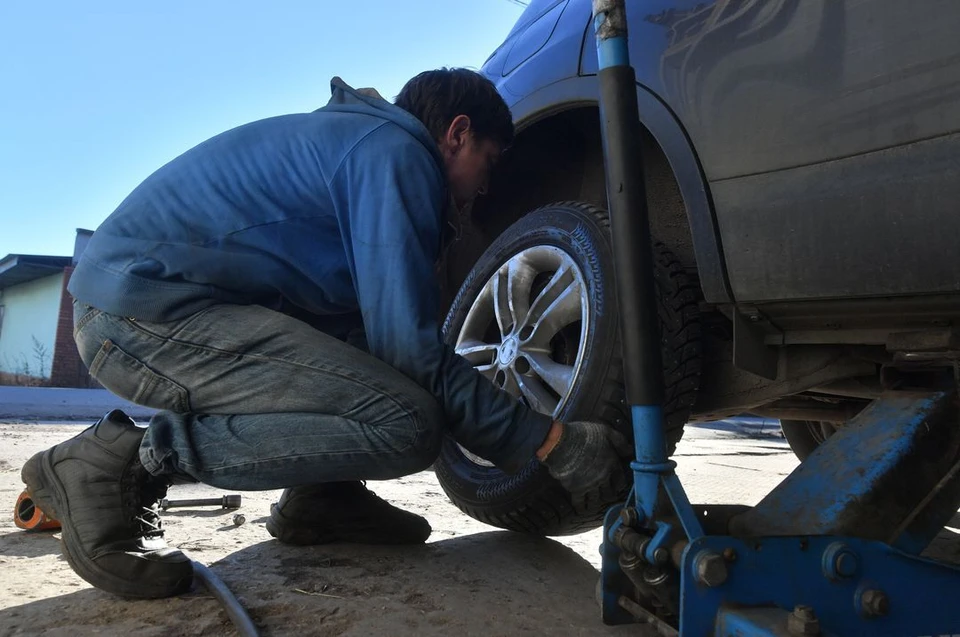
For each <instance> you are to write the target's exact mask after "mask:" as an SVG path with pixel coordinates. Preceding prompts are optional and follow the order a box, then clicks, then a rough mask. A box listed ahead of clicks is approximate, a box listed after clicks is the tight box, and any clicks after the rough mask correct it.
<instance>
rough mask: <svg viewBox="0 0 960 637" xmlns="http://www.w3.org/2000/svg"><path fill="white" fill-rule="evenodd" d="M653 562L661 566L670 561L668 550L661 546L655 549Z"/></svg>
mask: <svg viewBox="0 0 960 637" xmlns="http://www.w3.org/2000/svg"><path fill="white" fill-rule="evenodd" d="M653 561H654V562H656V563H657V564H661V565H662V564H666V563H667V562H669V561H670V550H669V549H667V548H665V547H663V546H659V547H657V549H656V550H655V551H654V552H653Z"/></svg>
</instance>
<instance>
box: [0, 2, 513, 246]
mask: <svg viewBox="0 0 960 637" xmlns="http://www.w3.org/2000/svg"><path fill="white" fill-rule="evenodd" d="M521 11H522V7H521V6H519V5H518V4H516V3H514V2H511V0H353V1H351V2H337V1H334V0H275V1H273V2H269V1H266V0H256V1H254V0H167V1H165V2H142V1H136V0H134V1H131V0H97V1H94V2H78V1H77V0H51V1H47V2H28V1H22V2H3V3H2V6H0V258H2V257H3V256H4V255H6V254H10V253H18V254H47V255H58V256H68V255H70V254H72V252H73V239H74V236H75V231H76V228H78V227H79V228H88V229H91V230H94V229H96V227H97V225H99V223H100V222H101V221H103V219H104V218H106V216H107V215H109V214H110V212H112V211H113V209H114V208H115V207H116V205H117V204H118V203H120V201H121V200H122V199H123V198H124V197H125V196H126V195H127V194H128V193H129V192H130V191H131V190H132V189H133V188H134V187H136V185H137V184H138V183H139V182H140V181H141V180H143V179H144V178H145V177H146V176H147V175H149V174H150V173H151V172H153V171H154V170H155V169H157V168H159V167H160V166H161V165H162V164H164V163H165V162H167V161H169V160H170V159H172V158H173V157H175V156H177V155H179V154H180V153H181V152H183V151H185V150H187V149H188V148H190V147H191V146H193V145H195V144H197V143H199V142H201V141H203V140H204V139H207V138H208V137H211V136H213V135H215V134H217V133H219V132H222V131H224V130H227V129H229V128H232V127H234V126H238V125H240V124H244V123H247V122H250V121H253V120H256V119H260V118H263V117H270V116H273V115H279V114H283V113H294V112H304V111H309V110H313V109H315V108H318V107H320V106H322V105H323V104H324V103H325V102H326V101H327V99H328V98H329V95H330V88H329V80H330V78H331V77H333V76H334V75H339V76H340V77H342V78H343V79H344V81H346V82H347V83H348V84H351V85H352V86H355V87H363V86H372V87H375V88H377V89H378V90H379V91H380V93H381V94H382V95H383V96H384V97H386V98H387V99H391V100H392V99H393V97H394V96H395V95H396V94H397V92H398V91H399V90H400V87H401V86H402V85H403V83H404V82H405V81H406V80H407V79H409V78H410V77H412V76H413V75H415V74H416V73H418V72H420V71H423V70H426V69H430V68H437V67H440V66H467V67H470V68H479V67H480V66H481V65H482V64H483V62H484V60H486V58H487V56H488V55H489V54H490V53H491V52H493V50H494V49H495V48H496V47H497V46H498V45H499V44H500V42H502V41H503V39H504V37H505V36H506V35H507V33H508V32H509V30H510V28H511V27H512V26H513V24H514V22H515V21H516V19H517V18H518V17H519V16H520V13H521Z"/></svg>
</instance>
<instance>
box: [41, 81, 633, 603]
mask: <svg viewBox="0 0 960 637" xmlns="http://www.w3.org/2000/svg"><path fill="white" fill-rule="evenodd" d="M332 89H333V98H332V99H331V101H330V103H329V104H328V105H327V106H326V107H324V108H321V109H319V110H318V111H316V112H313V113H304V114H295V115H286V116H281V117H274V118H270V119H266V120H262V121H259V122H254V123H252V124H248V125H246V126H241V127H239V128H235V129H233V130H230V131H227V132H225V133H223V134H221V135H218V136H216V137H214V138H212V139H210V140H208V141H206V142H204V143H202V144H200V145H199V146H196V147H195V148H193V149H191V150H189V151H187V152H186V153H184V154H183V155H181V156H179V157H177V158H176V159H174V160H173V161H171V162H170V163H168V164H167V165H165V166H163V167H162V168H160V169H159V170H158V171H157V172H155V173H154V174H152V175H151V176H150V177H148V178H147V179H146V180H145V181H144V182H143V183H142V184H141V185H140V186H138V187H137V188H136V189H135V190H134V191H133V193H132V194H130V195H129V196H128V197H127V198H126V199H125V200H124V201H123V202H122V203H121V204H120V206H119V207H118V208H117V210H116V211H114V213H113V214H112V215H110V217H109V218H108V219H107V220H106V221H104V222H103V224H102V225H101V226H100V227H99V228H98V229H97V231H96V232H95V233H94V235H93V237H92V239H91V240H90V243H89V245H88V247H87V249H86V251H85V253H84V254H83V256H82V258H81V260H80V262H79V263H78V265H77V268H76V271H75V272H74V273H73V276H72V278H71V280H70V285H69V290H70V292H71V294H72V295H73V296H74V297H75V329H74V333H75V338H76V342H77V346H78V348H79V351H80V356H81V358H82V359H83V361H84V363H85V364H86V365H87V366H88V368H89V370H90V373H91V374H92V375H93V376H94V377H95V378H97V379H98V380H99V381H100V382H101V383H102V384H103V385H104V386H105V387H106V388H107V389H109V390H111V391H112V392H113V393H115V394H117V395H119V396H121V397H123V398H126V399H128V400H131V401H133V402H135V403H139V404H142V405H146V406H149V407H155V408H157V409H161V410H163V411H160V412H158V413H157V414H156V415H155V416H154V417H153V418H152V419H151V421H150V424H149V426H148V427H146V428H141V427H138V426H136V425H135V424H134V423H133V422H132V421H131V420H130V419H129V418H128V417H126V416H125V415H124V414H123V413H122V412H119V411H115V412H111V413H110V414H108V415H107V416H105V417H104V418H103V419H101V420H100V421H99V422H98V423H97V424H95V425H93V426H92V427H91V428H89V429H87V430H85V431H84V432H83V433H81V434H79V435H78V436H76V437H75V438H72V439H70V440H68V441H66V442H64V443H61V444H59V445H56V446H55V447H53V448H52V449H49V450H47V451H44V452H41V453H39V454H37V455H36V456H34V457H33V458H31V459H30V460H29V461H28V462H27V464H26V465H25V466H24V468H23V472H22V476H23V479H24V482H25V483H26V484H27V488H28V490H29V491H30V492H31V494H32V495H33V497H34V499H35V501H36V502H37V504H38V505H39V506H40V508H41V509H43V510H44V511H46V512H47V513H49V514H51V515H53V516H55V517H57V518H58V519H59V520H60V522H61V523H62V525H63V549H64V553H65V555H66V557H67V560H68V562H69V563H70V565H71V566H72V567H73V569H74V570H75V571H76V572H77V573H78V574H79V575H80V576H81V577H83V578H84V579H86V580H87V581H88V582H90V583H91V584H93V585H94V586H97V587H99V588H101V589H104V590H106V591H109V592H112V593H115V594H117V595H122V596H128V597H165V596H169V595H175V594H178V593H180V592H183V591H184V590H186V589H187V588H188V587H189V586H190V583H191V574H192V569H191V566H190V563H189V560H188V559H187V558H186V557H185V556H184V555H183V554H182V553H181V552H180V551H178V550H175V549H172V548H170V547H168V546H167V545H166V544H165V542H164V540H163V530H162V528H161V526H160V520H159V516H158V515H157V513H156V507H155V505H156V502H157V500H158V499H159V498H161V497H163V495H164V494H165V493H166V488H167V486H168V485H170V484H173V483H175V482H177V481H199V482H203V483H205V484H209V485H213V486H217V487H221V488H225V489H240V490H262V489H276V488H285V489H286V491H284V493H283V495H282V496H281V498H280V501H279V503H277V504H276V505H274V506H273V507H272V509H271V516H270V520H269V522H268V523H267V529H268V531H269V532H270V534H271V535H273V536H274V537H276V538H278V539H279V540H280V541H283V542H288V543H293V544H316V543H323V542H333V541H350V542H368V543H388V542H394V543H418V542H424V541H426V539H427V537H428V536H429V534H430V526H429V524H427V522H426V520H424V519H423V518H421V517H419V516H416V515H414V514H412V513H409V512H406V511H401V510H399V509H396V508H394V507H392V506H391V505H389V504H387V503H386V502H384V501H383V500H381V499H379V498H378V497H377V496H375V495H374V494H373V493H371V492H370V491H368V490H367V489H366V488H365V486H364V483H363V482H361V481H363V480H384V479H391V478H396V477H400V476H403V475H407V474H410V473H413V472H416V471H420V470H423V469H425V468H427V467H428V466H430V465H431V464H432V463H433V461H434V460H435V459H436V457H437V454H438V450H439V446H440V442H441V439H442V437H443V436H444V435H445V434H447V433H448V432H449V433H450V434H452V435H453V436H455V437H456V439H457V440H458V441H459V442H460V443H461V444H463V445H464V446H465V447H467V448H469V449H471V450H472V451H473V452H474V453H477V454H480V455H482V456H483V457H485V458H488V459H490V460H491V461H492V462H494V463H496V464H497V465H498V466H499V467H501V468H503V469H504V470H506V471H515V470H517V469H519V468H520V467H522V466H523V465H525V464H526V463H528V462H529V461H530V459H531V458H533V456H534V455H536V456H537V457H538V458H540V459H541V461H542V462H543V463H544V464H545V466H546V467H547V468H548V470H549V471H550V472H551V474H552V475H553V476H554V477H555V478H557V479H558V480H559V481H560V482H561V484H563V485H564V486H565V487H566V488H567V490H569V491H570V492H571V497H572V498H573V502H574V503H575V504H576V503H582V502H583V501H585V500H586V499H588V498H590V497H592V496H594V495H595V494H596V490H597V489H598V488H600V486H601V485H608V484H609V483H610V482H611V481H618V480H622V479H623V475H622V464H621V462H622V461H621V458H620V457H619V455H618V453H617V449H616V448H615V445H614V443H613V442H612V441H611V440H610V439H608V438H607V433H606V432H607V428H606V427H604V426H603V425H601V424H598V423H569V424H566V425H561V424H560V423H557V422H553V420H552V419H551V418H550V417H548V416H544V415H541V414H538V413H535V412H533V411H531V410H529V409H527V408H526V407H525V406H524V405H522V404H520V403H519V402H518V401H516V400H514V399H513V398H512V397H510V396H509V395H507V394H506V393H504V392H502V391H500V390H498V389H496V388H495V387H494V386H493V385H492V384H491V383H489V382H488V381H487V380H485V379H484V378H483V377H482V376H481V375H480V374H479V373H478V372H477V371H476V370H474V369H473V368H472V367H471V366H470V364H469V363H468V362H467V361H465V360H464V359H462V358H460V357H458V356H457V355H456V354H455V353H454V352H453V351H452V349H451V348H449V347H448V346H446V345H444V344H443V343H442V341H441V338H440V333H439V329H438V324H437V314H438V301H437V298H438V290H437V284H436V281H435V277H434V268H435V262H436V260H437V258H438V255H439V253H440V251H441V247H442V244H443V243H444V242H445V235H446V231H445V228H446V226H447V219H446V212H445V211H446V210H447V208H448V206H447V204H448V202H450V201H451V200H452V201H453V202H454V203H455V204H456V205H457V206H463V205H464V204H466V203H468V202H469V201H470V200H472V199H473V198H474V197H475V196H476V195H477V194H478V193H482V192H483V191H484V189H485V188H486V185H487V180H488V177H489V174H490V171H491V170H492V168H493V166H494V164H495V163H496V161H497V158H498V157H499V156H500V154H501V152H502V151H503V149H504V148H505V147H507V146H508V145H509V144H510V142H511V140H512V137H513V124H512V120H511V116H510V112H509V110H508V108H507V106H506V104H505V103H504V102H503V100H502V99H501V98H500V96H499V95H498V94H497V92H496V90H495V88H494V86H493V85H492V84H491V83H490V82H489V81H488V80H486V79H485V78H483V77H482V76H480V75H478V74H476V73H474V72H471V71H467V70H462V69H453V70H446V69H444V70H438V71H430V72H426V73H422V74H421V75H419V76H417V77H416V78H414V79H413V80H411V81H410V82H409V83H407V84H406V86H404V88H403V90H402V91H401V93H400V95H399V96H398V97H397V100H396V104H390V103H389V102H386V101H384V100H383V99H380V98H379V97H378V96H374V95H371V94H369V93H366V92H358V91H354V90H353V89H351V88H349V87H348V86H346V85H345V84H343V83H342V82H341V81H340V80H339V79H336V78H335V79H334V81H333V86H332ZM290 307H293V308H296V310H295V312H291V311H278V310H279V309H284V308H290ZM291 313H298V314H301V315H303V316H311V317H314V319H315V320H313V321H311V323H312V325H310V324H308V323H306V322H303V321H301V320H298V319H296V318H293V317H292V316H291V315H290V314H291ZM317 326H319V327H320V328H321V329H317ZM621 484H622V483H621Z"/></svg>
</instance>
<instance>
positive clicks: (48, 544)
mask: <svg viewBox="0 0 960 637" xmlns="http://www.w3.org/2000/svg"><path fill="white" fill-rule="evenodd" d="M59 553H60V540H59V539H58V538H57V537H55V536H54V535H53V533H51V532H46V531H45V532H42V533H25V532H23V531H21V530H20V529H17V530H16V531H13V532H11V533H3V534H0V555H9V556H14V557H41V556H43V555H55V554H59Z"/></svg>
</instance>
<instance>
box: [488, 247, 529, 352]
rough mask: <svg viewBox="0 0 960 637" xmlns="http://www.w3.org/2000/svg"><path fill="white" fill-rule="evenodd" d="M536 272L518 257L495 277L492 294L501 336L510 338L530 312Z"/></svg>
mask: <svg viewBox="0 0 960 637" xmlns="http://www.w3.org/2000/svg"><path fill="white" fill-rule="evenodd" d="M536 274H537V273H536V271H534V269H533V268H532V267H530V265H529V264H528V263H527V262H526V261H525V260H524V258H523V256H522V255H518V256H515V257H513V258H512V259H510V260H509V261H507V262H506V263H505V264H504V265H503V266H501V268H500V269H499V270H498V271H497V273H496V274H495V275H493V279H492V281H491V283H492V293H493V304H494V309H493V313H494V316H496V318H497V325H498V326H499V327H500V334H502V335H503V336H504V337H506V336H508V335H509V334H510V332H511V331H512V330H513V329H514V328H518V327H519V325H520V323H521V322H522V321H523V320H524V319H525V318H526V316H527V314H528V313H529V311H530V305H529V300H528V295H529V294H530V286H531V285H532V284H533V279H534V277H535V276H536Z"/></svg>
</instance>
